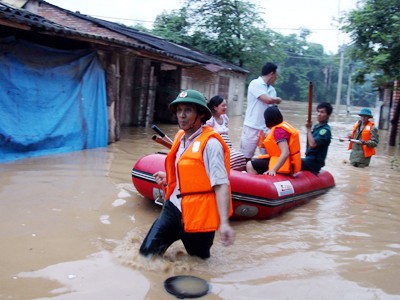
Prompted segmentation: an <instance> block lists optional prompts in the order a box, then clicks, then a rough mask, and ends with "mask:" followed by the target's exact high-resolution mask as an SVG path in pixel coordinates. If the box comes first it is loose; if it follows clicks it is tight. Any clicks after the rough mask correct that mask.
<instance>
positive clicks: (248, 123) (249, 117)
mask: <svg viewBox="0 0 400 300" xmlns="http://www.w3.org/2000/svg"><path fill="white" fill-rule="evenodd" d="M277 78H278V66H277V65H275V64H273V63H270V62H268V63H266V64H265V65H264V66H263V67H262V69H261V76H260V77H258V78H257V79H253V80H252V81H251V82H250V84H249V87H248V90H247V109H246V114H245V118H244V123H243V129H242V136H241V138H240V152H242V153H243V154H244V156H245V157H246V159H247V160H250V159H251V158H252V157H253V156H254V153H255V151H256V149H257V145H258V141H259V138H260V131H264V132H265V131H266V130H267V128H266V127H265V121H264V111H265V110H266V109H267V108H268V107H269V106H271V105H277V104H279V103H281V101H282V99H281V98H279V97H277V95H276V90H275V88H274V87H273V86H272V84H274V83H275V81H276V79H277Z"/></svg>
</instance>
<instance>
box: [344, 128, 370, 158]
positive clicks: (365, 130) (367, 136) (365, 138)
mask: <svg viewBox="0 0 400 300" xmlns="http://www.w3.org/2000/svg"><path fill="white" fill-rule="evenodd" d="M360 125H361V122H360V121H357V122H356V124H354V127H353V131H352V133H351V138H352V139H354V137H355V135H356V131H357V128H358V127H359V126H360ZM372 126H374V122H371V121H368V123H367V125H365V126H364V128H363V130H362V131H361V139H362V140H363V141H369V140H370V139H371V129H372ZM351 149H353V142H350V143H349V150H351ZM362 149H363V151H364V156H365V157H371V156H372V155H374V154H375V148H373V147H368V146H367V145H362Z"/></svg>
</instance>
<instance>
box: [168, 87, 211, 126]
mask: <svg viewBox="0 0 400 300" xmlns="http://www.w3.org/2000/svg"><path fill="white" fill-rule="evenodd" d="M179 103H193V104H196V105H198V106H200V107H201V108H203V111H204V113H205V117H204V119H205V120H208V119H209V118H211V116H212V114H211V110H210V109H209V108H208V106H207V102H206V97H204V95H203V94H202V93H200V92H198V91H196V90H184V91H181V92H180V93H179V95H178V97H176V99H175V100H174V101H172V102H171V103H170V104H169V109H170V110H171V111H172V112H174V113H176V107H177V105H178V104H179Z"/></svg>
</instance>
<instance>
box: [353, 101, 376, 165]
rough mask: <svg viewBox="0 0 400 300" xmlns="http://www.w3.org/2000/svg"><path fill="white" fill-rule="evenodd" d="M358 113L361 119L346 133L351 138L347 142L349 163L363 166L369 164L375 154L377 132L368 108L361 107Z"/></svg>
mask: <svg viewBox="0 0 400 300" xmlns="http://www.w3.org/2000/svg"><path fill="white" fill-rule="evenodd" d="M358 115H359V116H360V118H361V120H359V121H357V122H356V123H355V124H354V127H353V131H352V132H351V134H349V135H348V137H349V138H350V139H351V140H352V141H350V143H349V150H351V152H350V164H351V165H352V166H354V167H358V168H365V167H368V166H369V164H370V161H371V157H372V156H373V155H375V148H376V146H378V143H379V134H378V129H377V128H376V127H375V126H374V122H372V121H371V120H370V118H372V117H373V116H372V112H371V110H370V109H369V108H363V109H361V111H360V113H359V114H358ZM354 140H357V142H356V141H354Z"/></svg>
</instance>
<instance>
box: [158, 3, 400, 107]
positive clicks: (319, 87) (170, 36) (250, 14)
mask: <svg viewBox="0 0 400 300" xmlns="http://www.w3.org/2000/svg"><path fill="white" fill-rule="evenodd" d="M386 1H388V0H386ZM392 1H394V0H392ZM397 1H400V0H397ZM152 33H153V34H155V35H157V36H160V37H163V38H165V39H167V40H169V41H172V42H176V43H179V44H183V45H187V46H190V47H193V48H197V49H199V50H201V51H203V52H206V53H209V54H214V55H217V56H219V57H221V58H222V59H224V60H226V61H228V62H231V63H234V64H236V65H238V66H241V67H243V68H245V69H247V70H248V71H249V75H248V81H250V80H251V79H253V78H256V77H258V76H259V75H260V73H261V67H262V66H263V65H264V64H265V63H266V62H268V61H272V62H275V63H277V65H278V71H279V78H278V80H277V82H276V84H275V86H276V88H277V91H278V94H279V96H280V97H282V98H283V99H289V100H295V101H304V102H305V101H307V100H308V84H309V82H310V81H312V82H313V86H314V89H313V99H314V102H322V101H328V102H331V103H334V102H335V100H336V91H337V82H338V73H339V61H340V56H339V55H328V54H325V53H324V48H323V46H322V45H320V44H315V43H310V42H308V41H307V38H308V36H309V35H310V33H311V31H310V30H309V29H307V28H302V29H301V30H300V33H299V34H298V35H296V34H290V35H288V36H284V35H282V34H280V33H277V32H275V31H273V30H271V29H269V28H267V26H266V23H265V22H264V21H263V19H262V18H261V17H260V9H259V7H258V6H257V5H256V3H255V0H185V1H184V4H183V5H182V8H181V9H179V10H173V11H172V12H171V13H166V12H163V13H162V14H161V15H159V16H158V17H157V18H156V21H155V24H154V28H153V30H152ZM353 51H356V50H355V49H353V48H351V47H350V48H348V49H346V57H347V56H348V55H349V53H353ZM381 54H382V55H381V56H379V59H378V58H377V59H376V60H377V61H378V60H381V61H385V59H386V58H387V56H384V55H383V54H384V53H381ZM350 63H352V61H351V60H349V59H345V68H344V76H343V86H342V95H341V99H342V104H345V99H346V92H347V84H346V83H347V78H348V76H349V75H348V74H349V67H348V66H349V64H350ZM365 65H366V64H365V63H364V64H361V63H357V64H355V66H356V68H355V70H356V72H355V75H354V78H358V79H359V78H360V77H359V76H360V75H359V73H358V71H360V70H366V68H365ZM364 77H365V76H363V80H364V81H363V82H364V84H363V85H362V86H361V85H353V86H352V89H353V90H354V91H356V92H354V91H353V93H352V97H351V98H352V99H353V98H354V99H355V100H354V101H357V103H363V106H369V105H371V104H372V105H373V104H374V102H375V93H374V91H373V88H372V87H371V80H370V78H369V79H368V80H365V79H364ZM366 95H367V96H366Z"/></svg>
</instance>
